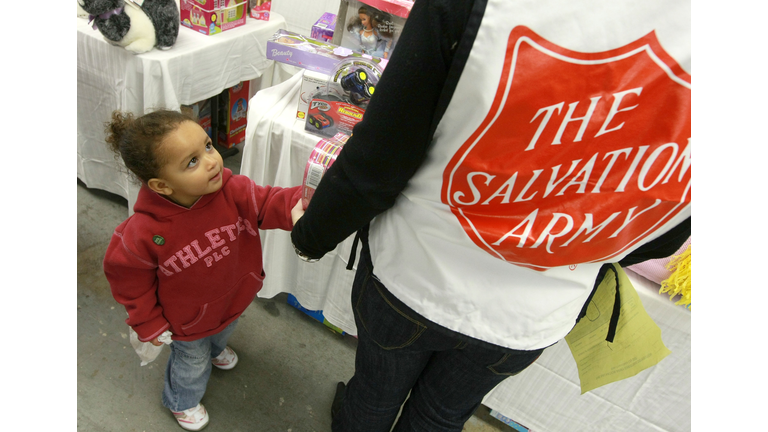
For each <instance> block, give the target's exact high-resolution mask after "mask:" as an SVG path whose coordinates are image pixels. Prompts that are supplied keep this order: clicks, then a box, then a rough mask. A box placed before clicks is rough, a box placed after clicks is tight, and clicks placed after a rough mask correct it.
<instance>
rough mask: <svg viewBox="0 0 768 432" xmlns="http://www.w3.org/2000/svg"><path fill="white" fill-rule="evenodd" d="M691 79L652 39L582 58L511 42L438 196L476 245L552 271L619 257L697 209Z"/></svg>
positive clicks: (538, 41) (541, 44) (530, 38)
mask: <svg viewBox="0 0 768 432" xmlns="http://www.w3.org/2000/svg"><path fill="white" fill-rule="evenodd" d="M690 137H691V77H690V75H689V74H687V73H686V72H685V71H684V70H683V69H682V68H681V67H680V66H679V65H678V64H677V63H676V62H675V60H674V59H673V58H672V57H671V56H669V55H668V54H667V53H666V52H665V51H664V50H663V49H662V47H661V45H660V44H659V42H658V40H657V39H656V36H655V34H654V33H650V34H648V35H646V36H645V37H643V38H642V39H640V40H637V41H635V42H633V43H631V44H629V45H627V46H625V47H622V48H619V49H615V50H611V51H607V52H601V53H580V52H574V51H570V50H567V49H564V48H562V47H559V46H557V45H554V44H552V43H550V42H548V41H546V40H544V39H543V38H541V37H540V36H538V35H537V34H535V33H534V32H532V31H531V30H530V29H528V28H526V27H516V28H515V29H513V30H512V32H511V33H510V37H509V40H508V45H507V52H506V58H505V62H504V69H503V72H502V75H501V79H500V82H499V85H498V89H497V91H496V96H495V98H494V101H493V104H492V106H491V109H490V110H489V112H488V114H487V116H486V117H485V119H484V120H483V122H482V123H481V125H480V126H479V127H478V128H477V130H476V131H475V132H474V133H473V134H472V135H471V136H470V138H469V139H468V140H467V141H466V142H465V143H464V144H463V145H462V146H461V148H460V149H459V151H458V152H457V153H456V154H455V155H454V157H453V158H452V160H451V162H450V163H449V164H448V166H447V167H446V170H445V172H444V173H443V187H442V194H441V197H442V198H441V199H442V201H443V202H444V203H445V204H447V205H449V206H450V208H451V211H452V212H453V213H454V215H455V216H456V217H457V218H458V220H459V221H460V222H461V225H462V226H463V228H464V230H465V232H466V233H467V235H469V237H470V238H471V239H472V240H473V242H474V243H475V244H477V245H478V246H479V247H481V248H482V249H484V250H485V251H487V252H488V253H490V254H492V255H493V256H495V257H497V258H500V259H503V260H505V261H507V262H510V263H513V264H517V265H521V266H525V267H529V268H532V269H537V270H545V269H547V268H551V267H558V266H566V265H571V266H573V265H576V264H580V263H588V262H598V261H604V260H610V259H611V258H612V257H616V256H617V255H619V254H621V253H622V252H624V251H626V250H628V249H629V248H632V247H633V246H634V245H636V244H637V243H638V242H640V241H642V240H643V239H644V238H645V237H647V236H649V235H651V234H652V233H653V232H654V231H655V230H656V229H658V228H659V227H660V226H661V225H662V224H664V223H665V222H667V221H669V220H670V219H671V218H673V217H674V216H675V215H677V214H678V213H679V212H681V211H682V210H683V209H684V208H685V207H686V206H687V205H689V204H690V202H691V141H690Z"/></svg>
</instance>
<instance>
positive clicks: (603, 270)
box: [576, 264, 621, 342]
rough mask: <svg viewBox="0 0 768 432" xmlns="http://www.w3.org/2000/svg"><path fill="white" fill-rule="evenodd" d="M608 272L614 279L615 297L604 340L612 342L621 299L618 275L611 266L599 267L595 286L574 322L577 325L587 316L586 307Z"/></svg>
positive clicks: (617, 321)
mask: <svg viewBox="0 0 768 432" xmlns="http://www.w3.org/2000/svg"><path fill="white" fill-rule="evenodd" d="M609 270H610V271H612V272H613V277H614V278H615V279H616V295H615V297H614V301H613V312H612V313H611V321H610V323H609V324H608V334H607V335H606V337H605V340H607V341H608V342H613V339H614V338H615V336H616V328H617V327H618V325H619V314H620V313H621V297H620V296H619V274H618V272H616V268H615V267H614V266H613V264H603V266H602V267H600V270H599V271H598V272H597V277H595V285H594V286H593V287H592V292H591V293H589V297H588V298H587V301H586V302H585V303H584V307H582V308H581V312H579V316H578V318H576V322H577V323H578V322H579V321H580V320H581V319H582V318H584V317H585V316H586V315H587V307H588V306H589V303H590V302H592V297H594V296H595V292H596V291H597V287H598V286H600V283H601V282H603V280H605V278H606V276H607V274H608V271H609Z"/></svg>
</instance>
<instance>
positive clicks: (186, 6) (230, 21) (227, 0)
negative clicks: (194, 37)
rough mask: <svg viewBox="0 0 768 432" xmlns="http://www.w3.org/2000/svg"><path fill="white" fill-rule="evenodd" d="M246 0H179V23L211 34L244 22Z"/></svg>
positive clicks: (205, 33)
mask: <svg viewBox="0 0 768 432" xmlns="http://www.w3.org/2000/svg"><path fill="white" fill-rule="evenodd" d="M246 1H247V0H239V1H238V0H181V3H180V4H179V6H180V7H179V15H180V19H181V24H182V25H184V26H186V27H189V28H191V29H192V30H196V31H198V32H200V33H202V34H204V35H213V34H217V33H221V32H223V31H226V30H230V29H233V28H235V27H239V26H241V25H244V24H245V17H246Z"/></svg>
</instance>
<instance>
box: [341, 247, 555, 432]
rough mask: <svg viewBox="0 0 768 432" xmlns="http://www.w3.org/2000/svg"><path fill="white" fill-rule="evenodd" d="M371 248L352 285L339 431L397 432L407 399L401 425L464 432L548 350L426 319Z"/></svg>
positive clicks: (410, 428) (401, 427) (405, 428)
mask: <svg viewBox="0 0 768 432" xmlns="http://www.w3.org/2000/svg"><path fill="white" fill-rule="evenodd" d="M366 246H367V245H364V246H363V252H362V253H361V258H360V262H359V263H358V270H357V273H356V275H355V281H354V285H353V287H352V308H353V311H354V315H355V323H356V324H357V331H358V346H357V353H356V357H355V374H354V376H353V377H352V378H351V379H350V380H349V382H348V383H347V386H346V389H345V391H344V397H343V401H342V404H341V409H340V411H339V412H338V414H337V415H336V416H335V417H334V419H333V426H332V429H333V431H335V432H351V431H360V432H363V431H364V432H376V431H381V432H389V430H390V428H391V427H392V424H393V423H394V421H395V419H396V417H397V413H398V411H399V410H400V407H401V405H402V404H403V402H404V401H405V400H406V398H407V399H408V400H407V402H406V403H405V405H404V406H403V411H402V414H401V415H400V418H399V420H398V421H397V425H396V426H395V429H394V430H395V431H409V432H410V431H430V432H432V431H456V432H460V431H461V430H462V428H463V425H464V423H465V422H466V421H467V420H468V419H469V418H470V417H471V416H472V414H473V413H474V412H475V410H476V409H477V408H478V407H479V406H480V403H481V402H482V399H483V397H484V396H485V395H486V394H487V393H488V392H489V391H491V390H492V389H493V388H494V387H495V386H496V385H497V384H499V383H500V382H501V381H503V380H504V379H506V378H507V377H510V376H512V375H515V374H517V373H519V372H521V371H522V370H523V369H525V368H526V367H528V366H529V365H531V364H532V363H533V362H534V361H536V359H537V358H538V357H539V356H540V355H541V353H542V352H543V349H540V350H535V351H516V350H510V349H507V348H502V347H498V346H495V345H491V344H487V343H483V342H481V341H478V340H476V339H471V338H468V337H467V336H464V335H460V334H458V333H455V332H452V331H450V330H448V329H445V328H444V327H441V326H439V325H437V324H435V323H432V322H431V321H428V320H426V319H425V318H423V317H421V316H420V315H419V314H417V313H416V312H414V311H413V310H412V309H410V308H409V307H408V306H406V305H405V304H403V303H402V302H400V301H399V300H398V299H397V298H396V297H394V296H393V295H392V294H391V293H390V292H389V291H388V290H387V289H386V288H385V287H384V286H383V285H382V283H381V282H380V281H379V280H378V279H377V278H376V277H375V276H374V275H373V273H372V271H371V269H372V267H373V266H372V265H371V262H370V253H369V251H368V250H367V249H368V248H367V247H366ZM409 394H410V396H409Z"/></svg>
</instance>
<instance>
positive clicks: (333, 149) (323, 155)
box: [301, 133, 349, 209]
mask: <svg viewBox="0 0 768 432" xmlns="http://www.w3.org/2000/svg"><path fill="white" fill-rule="evenodd" d="M348 139H349V136H348V135H345V134H343V133H338V134H336V135H335V136H333V137H331V138H327V139H321V140H320V141H318V143H317V144H316V145H315V148H314V149H313V150H312V153H310V155H309V159H308V160H307V165H306V167H305V168H304V180H303V181H302V183H301V185H302V188H301V202H302V205H303V206H304V208H305V209H306V208H307V206H308V205H309V201H310V200H312V195H314V193H315V190H316V189H317V186H318V185H320V180H321V179H322V178H323V175H325V172H326V171H328V168H330V167H331V165H333V162H334V161H335V160H336V157H337V156H338V155H339V153H340V152H341V148H342V147H344V144H346V143H347V140H348Z"/></svg>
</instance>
